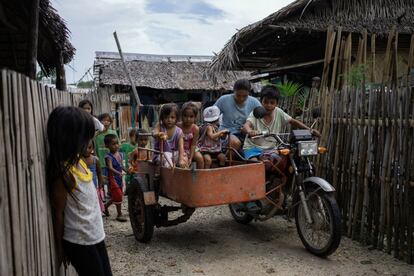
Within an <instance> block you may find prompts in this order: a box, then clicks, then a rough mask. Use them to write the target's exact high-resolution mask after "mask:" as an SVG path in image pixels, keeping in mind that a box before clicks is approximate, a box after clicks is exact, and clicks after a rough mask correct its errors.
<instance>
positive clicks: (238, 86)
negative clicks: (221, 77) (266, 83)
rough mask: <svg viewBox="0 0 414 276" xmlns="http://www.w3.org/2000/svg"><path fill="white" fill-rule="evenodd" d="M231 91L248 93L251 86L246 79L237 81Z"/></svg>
mask: <svg viewBox="0 0 414 276" xmlns="http://www.w3.org/2000/svg"><path fill="white" fill-rule="evenodd" d="M233 90H234V91H236V90H246V91H248V92H250V90H252V85H251V83H250V81H249V80H248V79H239V80H237V81H236V82H235V83H234V86H233Z"/></svg>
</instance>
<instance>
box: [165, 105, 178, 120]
mask: <svg viewBox="0 0 414 276" xmlns="http://www.w3.org/2000/svg"><path fill="white" fill-rule="evenodd" d="M171 112H175V115H176V116H177V120H178V116H179V114H178V105H176V104H175V103H168V104H164V105H163V106H162V107H161V110H160V122H162V121H163V120H164V119H165V118H166V117H167V116H168V115H170V113H171Z"/></svg>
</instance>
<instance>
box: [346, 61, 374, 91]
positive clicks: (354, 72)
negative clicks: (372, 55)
mask: <svg viewBox="0 0 414 276" xmlns="http://www.w3.org/2000/svg"><path fill="white" fill-rule="evenodd" d="M367 72H368V66H367V64H359V65H355V66H353V67H352V68H351V70H350V71H349V73H348V74H345V75H342V76H343V77H344V78H345V80H346V82H347V83H348V85H350V86H351V87H355V88H358V87H361V86H362V81H363V80H364V79H365V76H366V74H367Z"/></svg>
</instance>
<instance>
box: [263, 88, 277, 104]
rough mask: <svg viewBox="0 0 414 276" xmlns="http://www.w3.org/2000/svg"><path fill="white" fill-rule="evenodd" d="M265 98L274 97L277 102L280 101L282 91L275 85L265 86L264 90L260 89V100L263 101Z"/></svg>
mask: <svg viewBox="0 0 414 276" xmlns="http://www.w3.org/2000/svg"><path fill="white" fill-rule="evenodd" d="M264 98H266V99H274V100H276V101H277V102H279V99H280V92H279V90H278V89H277V88H276V87H275V86H273V85H266V86H263V88H262V90H261V91H260V101H262V100H263V99H264Z"/></svg>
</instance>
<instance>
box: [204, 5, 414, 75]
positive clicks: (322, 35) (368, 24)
mask: <svg viewBox="0 0 414 276" xmlns="http://www.w3.org/2000/svg"><path fill="white" fill-rule="evenodd" d="M329 26H333V27H334V28H337V27H342V31H343V32H348V33H358V34H361V33H362V32H363V30H365V29H366V30H367V31H368V34H376V35H379V36H380V37H381V36H382V35H385V34H387V33H388V32H389V31H390V30H391V29H392V28H393V27H396V30H397V31H398V32H399V33H400V35H401V37H402V38H403V35H404V34H411V33H413V32H414V5H413V1H412V0H297V1H295V2H293V3H292V4H290V5H288V6H286V7H285V8H283V9H281V10H279V11H277V12H275V13H273V14H271V15H269V16H268V17H266V18H264V19H263V20H260V21H258V22H256V23H253V24H251V25H248V26H246V27H244V28H242V29H241V30H240V31H238V32H237V33H236V34H235V35H233V37H232V38H231V39H230V40H229V41H228V42H227V44H226V45H225V47H224V48H223V50H222V51H221V52H220V53H219V55H218V56H216V57H215V58H214V60H213V62H212V64H211V66H210V73H211V74H212V75H214V73H217V72H221V71H225V70H259V71H263V69H264V68H275V67H280V66H285V65H289V64H295V63H301V62H305V63H306V62H309V61H318V60H320V59H323V55H324V50H325V41H326V30H327V28H328V27H329ZM401 43H403V41H402V42H401ZM406 44H407V45H406V46H407V48H408V47H409V38H408V39H407V43H406Z"/></svg>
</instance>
